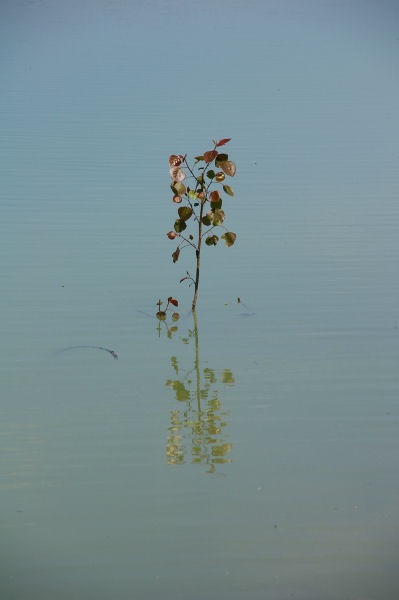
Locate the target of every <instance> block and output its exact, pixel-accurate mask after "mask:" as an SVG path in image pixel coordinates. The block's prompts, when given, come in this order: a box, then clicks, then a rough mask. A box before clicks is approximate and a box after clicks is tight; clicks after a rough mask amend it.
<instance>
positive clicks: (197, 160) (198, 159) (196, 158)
mask: <svg viewBox="0 0 399 600" xmlns="http://www.w3.org/2000/svg"><path fill="white" fill-rule="evenodd" d="M194 158H195V163H197V162H199V161H200V160H204V157H203V156H194Z"/></svg>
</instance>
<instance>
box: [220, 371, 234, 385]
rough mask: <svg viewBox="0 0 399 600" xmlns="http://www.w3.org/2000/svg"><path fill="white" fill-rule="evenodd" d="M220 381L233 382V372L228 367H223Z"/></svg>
mask: <svg viewBox="0 0 399 600" xmlns="http://www.w3.org/2000/svg"><path fill="white" fill-rule="evenodd" d="M221 377H222V383H235V380H234V377H233V373H232V372H231V371H230V369H225V370H224V371H223V373H222V376H221Z"/></svg>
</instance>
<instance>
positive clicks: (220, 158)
mask: <svg viewBox="0 0 399 600" xmlns="http://www.w3.org/2000/svg"><path fill="white" fill-rule="evenodd" d="M228 158H229V155H228V154H218V155H217V157H216V160H215V167H220V165H221V164H222V162H224V161H225V160H228Z"/></svg>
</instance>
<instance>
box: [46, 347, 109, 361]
mask: <svg viewBox="0 0 399 600" xmlns="http://www.w3.org/2000/svg"><path fill="white" fill-rule="evenodd" d="M80 348H92V349H94V350H104V352H108V354H110V355H111V356H112V358H114V359H115V360H118V355H117V353H116V352H115V351H114V350H110V349H109V348H104V346H68V348H62V349H61V350H58V352H57V354H60V353H61V352H67V351H69V350H79V349H80Z"/></svg>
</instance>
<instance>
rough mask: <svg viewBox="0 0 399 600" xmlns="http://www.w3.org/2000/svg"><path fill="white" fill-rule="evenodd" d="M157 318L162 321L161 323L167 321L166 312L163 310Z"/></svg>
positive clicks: (158, 313)
mask: <svg viewBox="0 0 399 600" xmlns="http://www.w3.org/2000/svg"><path fill="white" fill-rule="evenodd" d="M156 317H157V318H158V319H159V320H160V321H165V319H166V312H165V311H163V310H159V311H158V312H157V314H156Z"/></svg>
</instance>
